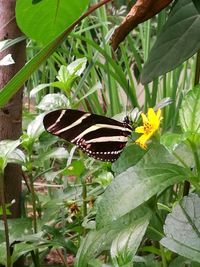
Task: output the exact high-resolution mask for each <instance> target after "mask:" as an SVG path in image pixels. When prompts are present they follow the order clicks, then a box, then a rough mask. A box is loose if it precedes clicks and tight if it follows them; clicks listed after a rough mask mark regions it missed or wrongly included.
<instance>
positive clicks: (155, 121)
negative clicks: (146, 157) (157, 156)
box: [135, 108, 161, 149]
mask: <svg viewBox="0 0 200 267" xmlns="http://www.w3.org/2000/svg"><path fill="white" fill-rule="evenodd" d="M141 116H142V121H143V126H140V127H137V128H136V129H135V132H136V133H142V135H141V136H140V137H139V138H138V139H137V140H136V141H135V143H136V144H138V145H140V147H141V148H143V149H146V148H147V145H146V143H147V141H148V140H149V139H150V138H151V136H152V135H153V134H154V133H155V132H156V131H157V130H158V128H159V126H160V121H161V110H160V109H158V111H157V113H156V112H155V111H154V110H153V109H152V108H149V109H148V112H147V116H146V115H145V114H144V113H142V114H141Z"/></svg>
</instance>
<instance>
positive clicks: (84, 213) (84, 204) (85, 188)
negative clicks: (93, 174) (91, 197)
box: [81, 176, 87, 236]
mask: <svg viewBox="0 0 200 267" xmlns="http://www.w3.org/2000/svg"><path fill="white" fill-rule="evenodd" d="M81 181H82V200H83V218H84V217H86V216H87V187H86V182H85V176H83V177H82V179H81ZM85 235H86V230H85V228H84V232H83V236H85Z"/></svg>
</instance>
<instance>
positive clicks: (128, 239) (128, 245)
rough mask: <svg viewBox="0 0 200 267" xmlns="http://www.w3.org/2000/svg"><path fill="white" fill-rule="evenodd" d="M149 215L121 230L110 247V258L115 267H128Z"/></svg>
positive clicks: (145, 227)
mask: <svg viewBox="0 0 200 267" xmlns="http://www.w3.org/2000/svg"><path fill="white" fill-rule="evenodd" d="M148 215H149V214H147V216H143V217H142V218H139V219H138V220H136V221H135V222H134V223H133V224H131V225H128V226H127V227H126V228H125V229H123V230H121V231H120V232H119V233H118V235H117V236H116V238H115V239H114V240H113V242H112V245H111V257H112V260H113V263H114V266H116V267H124V266H127V267H128V266H129V265H130V264H131V263H132V262H133V259H134V256H135V254H136V252H137V250H138V247H139V245H140V243H141V241H142V239H143V236H144V234H145V232H146V229H147V226H148V224H149V216H148Z"/></svg>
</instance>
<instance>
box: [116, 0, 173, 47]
mask: <svg viewBox="0 0 200 267" xmlns="http://www.w3.org/2000/svg"><path fill="white" fill-rule="evenodd" d="M172 1H173V0H137V2H136V3H135V5H134V6H133V7H132V8H131V10H130V12H129V13H128V14H127V16H126V17H125V18H124V20H123V21H122V23H121V24H120V26H119V27H118V28H117V29H116V30H115V31H114V33H113V35H112V38H111V46H112V48H113V50H116V49H117V47H118V46H119V44H120V43H121V42H122V41H123V40H124V39H125V37H126V36H127V35H128V34H129V32H130V31H132V30H133V29H134V28H135V27H136V26H137V25H138V24H139V23H142V22H144V21H146V20H148V19H150V18H151V17H153V16H154V15H156V14H157V13H159V12H160V11H161V10H162V9H164V8H165V7H166V6H168V5H169V4H170V3H171V2H172Z"/></svg>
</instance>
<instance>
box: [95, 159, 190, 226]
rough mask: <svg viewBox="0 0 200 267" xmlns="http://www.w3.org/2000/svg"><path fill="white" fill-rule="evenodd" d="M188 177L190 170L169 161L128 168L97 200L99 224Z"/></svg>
mask: <svg viewBox="0 0 200 267" xmlns="http://www.w3.org/2000/svg"><path fill="white" fill-rule="evenodd" d="M187 177H188V172H187V170H185V169H184V168H182V167H180V166H178V165H175V164H169V163H160V164H149V165H143V166H141V165H139V166H135V167H131V168H129V169H127V170H126V171H125V172H123V173H121V174H120V175H118V176H117V177H116V178H115V180H114V181H113V182H112V184H111V185H110V186H108V188H107V189H106V191H105V193H104V194H103V195H102V198H101V200H100V201H99V203H98V209H97V217H96V221H97V226H98V228H101V227H103V226H105V225H107V224H109V223H111V222H112V221H115V220H117V219H118V218H120V217H121V216H123V215H124V214H126V213H128V212H130V211H131V210H133V209H135V208H136V207H138V206H139V205H141V204H142V203H144V202H145V201H147V200H148V199H149V198H151V197H152V196H153V195H155V194H157V193H158V192H161V191H162V190H164V189H165V188H167V187H168V186H170V185H173V184H174V183H177V182H180V181H183V180H184V179H186V178H187Z"/></svg>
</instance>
